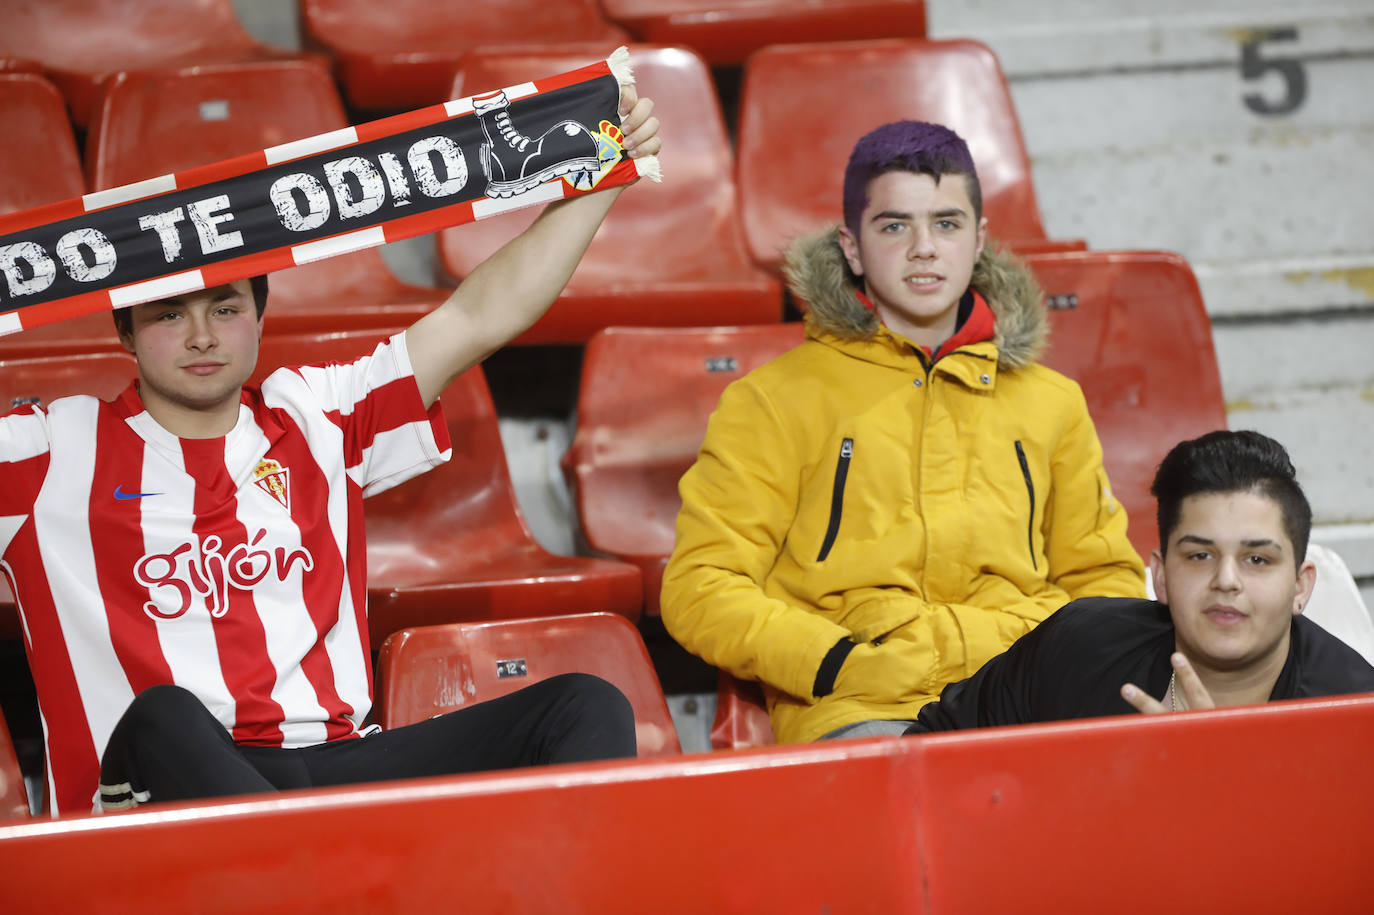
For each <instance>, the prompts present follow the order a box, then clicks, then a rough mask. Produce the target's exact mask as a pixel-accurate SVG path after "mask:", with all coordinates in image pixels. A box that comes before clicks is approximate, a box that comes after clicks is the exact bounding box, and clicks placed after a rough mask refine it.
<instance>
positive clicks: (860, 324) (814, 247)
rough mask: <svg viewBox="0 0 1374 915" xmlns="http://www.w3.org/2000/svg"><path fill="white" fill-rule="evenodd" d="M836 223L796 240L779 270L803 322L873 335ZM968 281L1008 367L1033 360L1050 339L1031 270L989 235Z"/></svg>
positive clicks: (851, 336) (874, 321)
mask: <svg viewBox="0 0 1374 915" xmlns="http://www.w3.org/2000/svg"><path fill="white" fill-rule="evenodd" d="M839 230H840V227H839V225H838V224H836V225H833V226H831V227H830V228H828V229H826V230H824V231H821V232H818V233H816V234H814V235H808V236H806V237H803V238H800V239H798V240H797V241H795V242H794V243H793V244H792V246H791V247H790V248H789V249H788V251H787V257H786V261H785V264H784V267H783V272H784V274H785V275H786V277H787V284H788V287H789V288H790V289H791V290H792V295H793V296H795V297H796V298H797V299H798V300H799V301H800V302H802V303H803V307H805V308H806V321H807V324H808V325H809V326H810V327H812V328H814V329H815V330H819V331H823V332H825V333H828V334H831V335H833V336H835V337H838V338H839V339H841V340H871V339H873V337H874V336H875V335H876V334H877V332H878V328H879V327H880V326H881V325H880V322H879V320H878V315H877V314H876V313H874V312H872V311H870V310H869V309H867V308H865V307H864V305H863V303H862V302H860V301H859V298H858V296H856V295H855V294H854V293H855V291H856V290H858V289H859V288H860V286H859V285H858V278H857V277H855V276H854V274H853V273H851V272H850V270H849V264H848V263H847V262H846V261H845V259H844V251H843V250H842V249H841V248H840V240H839ZM970 285H971V286H972V287H973V288H974V290H976V291H977V292H978V293H979V294H980V295H982V297H983V298H984V299H985V300H986V301H987V303H988V306H989V307H990V308H991V309H992V313H993V316H994V317H995V319H996V327H997V329H996V332H995V334H994V336H993V343H994V344H995V345H996V346H997V354H998V355H997V359H998V362H999V364H1000V365H1001V366H1002V367H1003V368H1006V369H1016V368H1021V367H1023V366H1026V365H1030V364H1031V363H1033V362H1035V361H1036V360H1037V359H1038V358H1039V357H1040V354H1041V353H1042V352H1043V351H1044V349H1045V346H1046V343H1047V342H1048V339H1049V322H1048V320H1047V319H1046V317H1045V307H1044V297H1043V295H1042V293H1041V291H1040V286H1039V284H1038V283H1036V281H1035V277H1034V276H1032V275H1031V272H1030V270H1029V269H1028V268H1027V267H1026V265H1025V264H1023V263H1022V262H1021V261H1020V260H1018V259H1017V258H1016V257H1015V256H1013V255H1011V254H1008V253H1006V252H1002V251H994V250H993V244H992V241H991V239H989V241H988V244H986V245H985V246H984V247H983V253H982V255H981V256H980V257H979V258H978V263H977V264H975V265H974V268H973V279H972V281H971V283H970Z"/></svg>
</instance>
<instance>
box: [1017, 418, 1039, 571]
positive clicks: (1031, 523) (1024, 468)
mask: <svg viewBox="0 0 1374 915" xmlns="http://www.w3.org/2000/svg"><path fill="white" fill-rule="evenodd" d="M1016 460H1017V461H1018V462H1019V463H1020V464H1021V476H1022V478H1023V479H1025V481H1026V496H1027V498H1028V499H1029V500H1030V518H1029V519H1028V520H1027V521H1026V548H1027V549H1028V550H1030V560H1031V568H1032V569H1034V570H1035V571H1037V572H1039V571H1040V566H1039V564H1038V563H1037V562H1036V560H1035V483H1034V482H1033V481H1032V480H1031V472H1030V462H1029V461H1027V460H1026V449H1025V448H1024V447H1022V445H1021V440H1020V439H1017V440H1016Z"/></svg>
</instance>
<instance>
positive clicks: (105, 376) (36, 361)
mask: <svg viewBox="0 0 1374 915" xmlns="http://www.w3.org/2000/svg"><path fill="white" fill-rule="evenodd" d="M101 317H104V318H105V322H106V324H109V321H110V319H109V318H108V317H106V316H104V315H101ZM137 375H138V366H137V363H135V362H134V357H133V356H130V355H129V354H128V353H126V352H124V351H123V350H120V351H118V352H106V353H83V354H79V355H48V356H39V357H30V356H11V355H9V354H6V353H0V414H4V413H9V412H10V411H11V410H13V409H15V408H17V407H20V406H22V405H24V404H26V403H32V402H38V403H42V404H45V405H46V404H50V403H52V402H53V401H54V400H56V399H57V398H59V397H67V396H69V395H72V394H93V395H95V396H96V397H99V398H100V399H101V400H113V399H114V398H116V397H118V396H119V394H120V392H121V391H123V390H124V389H125V388H126V387H128V386H129V382H130V381H132V380H133V379H134V378H135V377H136V376H137ZM20 635H21V633H20V627H19V614H18V612H17V611H16V610H15V606H14V594H13V593H12V592H11V591H10V586H9V581H8V579H6V578H5V577H3V576H0V640H4V639H18V638H19V637H20Z"/></svg>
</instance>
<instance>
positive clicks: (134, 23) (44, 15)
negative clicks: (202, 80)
mask: <svg viewBox="0 0 1374 915" xmlns="http://www.w3.org/2000/svg"><path fill="white" fill-rule="evenodd" d="M10 6H15V4H10ZM17 6H18V8H17V9H8V10H6V12H5V25H4V28H2V29H0V57H3V56H14V57H24V58H31V59H35V60H37V61H38V62H39V63H40V64H42V66H43V69H44V71H46V72H47V74H48V75H49V76H50V77H51V78H52V80H53V82H55V83H57V85H58V88H60V89H61V90H62V94H63V95H64V96H66V98H67V105H68V107H69V108H70V109H71V114H72V120H74V121H75V122H76V123H77V124H78V125H80V126H85V125H86V123H87V122H88V120H89V118H90V115H91V111H92V108H93V107H94V105H95V104H96V101H97V97H98V96H99V93H100V87H101V84H102V83H103V82H104V81H105V79H106V78H108V77H109V76H111V75H112V74H114V73H116V72H118V71H121V70H143V69H149V68H154V67H182V66H186V67H189V66H202V65H210V64H221V63H235V62H240V61H253V60H287V59H295V60H309V61H311V62H312V63H313V64H314V65H315V66H317V67H319V68H320V69H321V70H322V71H324V70H325V69H326V68H327V64H326V62H325V61H324V59H323V58H321V57H320V56H319V55H317V54H302V53H300V52H297V51H291V50H288V49H286V48H275V47H272V46H270V45H265V44H262V43H261V42H259V41H257V39H255V38H253V37H252V36H251V35H249V34H248V33H247V32H246V31H244V28H243V25H242V23H240V22H239V19H238V16H237V14H236V13H235V12H234V4H233V2H232V0H43V2H41V3H23V4H18V5H17Z"/></svg>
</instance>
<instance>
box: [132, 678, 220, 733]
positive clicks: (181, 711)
mask: <svg viewBox="0 0 1374 915" xmlns="http://www.w3.org/2000/svg"><path fill="white" fill-rule="evenodd" d="M207 713H208V712H207V710H206V708H205V706H204V705H203V704H202V703H201V701H200V700H199V699H197V698H196V696H195V694H194V693H192V692H191V691H190V690H188V689H185V688H184V687H180V686H174V685H172V684H170V683H160V684H158V685H157V686H150V687H148V688H147V689H145V690H144V691H143V692H141V693H139V694H138V695H137V696H135V697H134V701H133V702H131V703H129V707H128V708H127V709H125V711H124V714H123V715H122V716H121V717H120V719H119V724H120V726H121V727H122V728H123V729H124V730H125V731H133V732H135V733H145V732H148V731H151V730H156V729H159V728H180V727H181V726H182V725H184V723H185V722H186V721H188V720H190V719H191V718H194V717H196V716H199V715H204V714H207Z"/></svg>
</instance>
